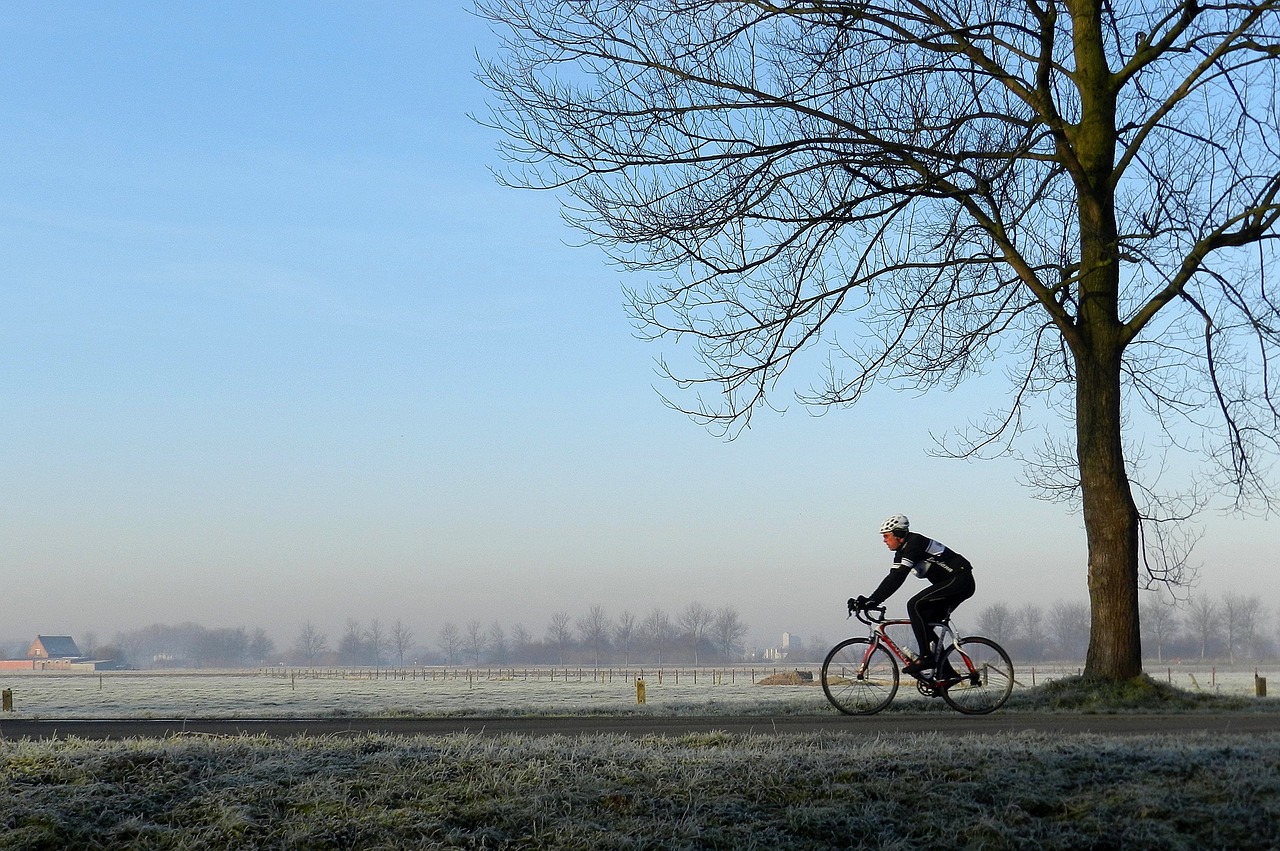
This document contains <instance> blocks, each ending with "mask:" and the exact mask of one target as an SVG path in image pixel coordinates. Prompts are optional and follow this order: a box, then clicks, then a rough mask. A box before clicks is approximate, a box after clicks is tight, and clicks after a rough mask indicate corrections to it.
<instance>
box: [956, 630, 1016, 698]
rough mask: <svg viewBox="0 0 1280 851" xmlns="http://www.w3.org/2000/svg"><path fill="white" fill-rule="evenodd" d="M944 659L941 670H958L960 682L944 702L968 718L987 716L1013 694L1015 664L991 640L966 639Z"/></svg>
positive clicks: (957, 674) (1002, 649) (961, 640)
mask: <svg viewBox="0 0 1280 851" xmlns="http://www.w3.org/2000/svg"><path fill="white" fill-rule="evenodd" d="M958 644H959V647H958V648H957V646H956V645H952V646H951V647H950V648H948V650H947V652H946V654H945V655H944V656H943V663H942V667H941V668H940V670H942V671H947V672H950V671H951V670H952V669H954V670H955V672H956V676H958V677H959V678H960V681H959V682H953V683H950V684H949V685H947V686H946V687H945V688H944V689H943V691H942V699H943V700H945V701H946V702H947V703H948V704H949V705H950V706H951V708H952V709H955V710H956V711H957V712H963V713H964V714H966V715H985V714H987V713H988V712H994V711H995V710H997V709H999V708H1000V707H1001V706H1003V705H1004V702H1005V701H1006V700H1008V699H1009V695H1010V694H1011V693H1012V692H1013V662H1011V661H1010V660H1009V654H1008V653H1005V652H1004V648H1003V647H1001V646H1000V645H999V644H996V643H995V642H994V641H992V640H991V639H989V638H978V637H970V638H962V639H960V641H959V642H958Z"/></svg>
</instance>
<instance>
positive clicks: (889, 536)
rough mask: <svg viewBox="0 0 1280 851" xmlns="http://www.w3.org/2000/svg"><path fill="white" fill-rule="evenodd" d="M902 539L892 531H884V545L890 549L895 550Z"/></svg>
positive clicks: (900, 544)
mask: <svg viewBox="0 0 1280 851" xmlns="http://www.w3.org/2000/svg"><path fill="white" fill-rule="evenodd" d="M902 541H903V539H902V538H899V537H898V536H897V535H896V534H894V533H893V532H885V533H884V545H885V546H886V547H888V548H889V549H891V550H896V549H897V548H898V547H900V546H902Z"/></svg>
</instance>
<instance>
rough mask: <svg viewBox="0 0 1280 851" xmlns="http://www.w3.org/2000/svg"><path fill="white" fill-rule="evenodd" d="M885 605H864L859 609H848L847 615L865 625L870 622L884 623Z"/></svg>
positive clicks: (869, 624) (868, 624) (870, 623)
mask: <svg viewBox="0 0 1280 851" xmlns="http://www.w3.org/2000/svg"><path fill="white" fill-rule="evenodd" d="M884 616H885V607H884V606H865V607H863V608H860V609H850V610H849V617H852V618H857V619H858V620H860V621H862V622H863V623H865V624H866V625H867V626H871V625H872V624H878V623H884Z"/></svg>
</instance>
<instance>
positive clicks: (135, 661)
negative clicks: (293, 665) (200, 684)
mask: <svg viewBox="0 0 1280 851" xmlns="http://www.w3.org/2000/svg"><path fill="white" fill-rule="evenodd" d="M79 647H80V652H82V653H84V654H85V655H86V656H91V657H93V658H95V659H102V660H110V661H112V662H114V663H115V665H116V667H119V668H245V667H256V666H259V665H264V664H270V662H271V660H273V659H274V658H275V657H276V655H277V653H276V643H275V641H274V640H273V639H272V638H271V637H270V636H269V635H267V633H266V631H265V630H263V629H261V628H254V629H246V628H244V627H232V628H217V629H210V628H208V627H203V626H201V625H199V624H196V623H190V622H188V623H181V624H177V625H176V626H169V625H166V624H153V625H152V626H147V627H143V628H141V629H135V630H133V631H131V632H121V633H117V634H116V636H115V638H114V639H112V640H111V641H110V642H105V643H104V642H100V641H99V639H98V637H97V635H96V634H95V633H86V634H85V635H84V636H82V638H81V640H80V642H79Z"/></svg>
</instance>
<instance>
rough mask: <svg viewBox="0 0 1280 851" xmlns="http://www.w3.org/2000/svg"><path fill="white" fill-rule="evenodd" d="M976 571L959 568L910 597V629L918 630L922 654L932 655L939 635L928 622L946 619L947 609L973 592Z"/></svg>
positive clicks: (916, 633)
mask: <svg viewBox="0 0 1280 851" xmlns="http://www.w3.org/2000/svg"><path fill="white" fill-rule="evenodd" d="M973 592H974V584H973V573H972V572H970V571H968V570H964V571H956V572H955V573H953V574H951V575H950V576H948V577H947V578H946V580H944V581H942V582H939V583H938V584H937V585H930V586H929V587H928V588H926V589H924V590H923V591H921V592H920V593H919V594H916V595H915V596H914V597H912V598H911V599H910V600H908V601H907V617H909V618H911V629H912V631H913V632H914V633H915V636H916V643H917V644H919V645H920V657H921V658H922V659H925V658H928V657H929V645H930V644H931V643H932V642H933V640H934V638H935V637H936V636H934V635H933V631H932V630H931V629H929V624H931V623H937V622H939V621H942V620H945V619H946V617H947V615H948V613H950V612H951V611H953V610H954V609H955V607H956V606H958V605H960V604H961V603H962V602H964V601H965V600H967V599H969V598H970V597H972V596H973Z"/></svg>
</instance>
